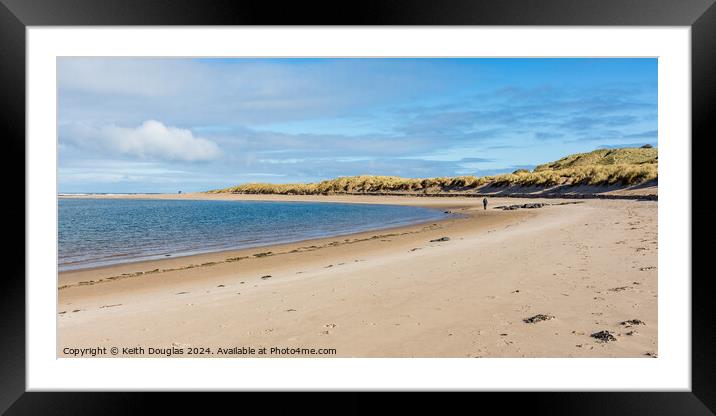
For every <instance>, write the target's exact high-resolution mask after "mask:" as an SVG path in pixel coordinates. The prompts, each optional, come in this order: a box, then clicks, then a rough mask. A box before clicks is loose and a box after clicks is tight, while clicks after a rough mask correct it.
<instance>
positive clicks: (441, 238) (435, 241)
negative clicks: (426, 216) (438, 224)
mask: <svg viewBox="0 0 716 416" xmlns="http://www.w3.org/2000/svg"><path fill="white" fill-rule="evenodd" d="M441 241H450V237H440V238H436V239H435V240H430V242H431V243H439V242H441Z"/></svg>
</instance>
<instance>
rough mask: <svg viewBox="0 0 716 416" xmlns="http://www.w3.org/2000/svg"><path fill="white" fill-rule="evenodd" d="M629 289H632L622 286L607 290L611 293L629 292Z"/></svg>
mask: <svg viewBox="0 0 716 416" xmlns="http://www.w3.org/2000/svg"><path fill="white" fill-rule="evenodd" d="M627 289H631V287H629V286H620V287H613V288H611V289H607V290H609V291H610V292H621V291H622V290H627Z"/></svg>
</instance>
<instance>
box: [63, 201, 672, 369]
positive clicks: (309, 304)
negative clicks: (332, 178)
mask: <svg viewBox="0 0 716 416" xmlns="http://www.w3.org/2000/svg"><path fill="white" fill-rule="evenodd" d="M102 197H103V198H171V199H177V198H180V199H235V200H240V199H241V200H281V201H323V202H350V203H371V204H396V205H402V204H405V205H416V206H424V207H433V208H439V209H442V210H445V211H450V212H451V213H453V214H455V215H452V216H450V218H448V219H445V220H441V221H437V222H431V223H424V224H418V225H412V226H407V227H401V228H395V229H389V230H380V231H374V232H364V233H359V234H351V235H346V236H340V237H332V238H323V239H318V240H310V241H304V242H299V243H292V244H282V245H276V246H270V247H260V248H254V249H244V250H235V251H227V252H218V253H210V254H202V255H195V256H187V257H176V258H167V259H162V260H154V261H144V262H137V263H131V264H122V265H116V266H109V267H101V268H94V269H86V270H79V271H70V272H63V273H60V275H59V278H58V311H57V312H58V320H57V325H58V356H61V357H67V356H72V355H71V354H69V353H68V351H71V350H66V348H74V349H79V348H90V347H119V349H120V351H119V353H118V354H117V355H116V356H117V357H122V356H152V357H157V356H167V355H170V354H171V355H172V356H181V357H199V356H201V357H237V356H252V357H299V356H300V357H307V356H310V357H458V358H460V357H462V358H464V357H476V358H477V357H485V358H489V357H644V358H649V357H654V356H656V354H657V352H658V349H657V325H658V321H657V265H658V264H657V208H658V202H656V201H636V200H597V199H587V200H568V199H534V198H529V199H517V198H491V199H490V207H489V208H488V210H483V207H482V201H481V198H430V197H390V196H353V195H351V196H347V195H335V196H278V195H266V196H261V195H231V194H213V195H212V194H184V195H130V196H127V195H123V196H109V195H107V196H102ZM524 203H545V204H546V205H545V206H544V207H542V208H535V209H517V210H501V209H495V207H498V206H502V205H513V204H524ZM444 237H447V239H444ZM441 239H442V240H443V241H431V240H441ZM535 317H536V318H535ZM530 318H534V319H532V320H530ZM600 331H609V333H611V334H612V336H613V339H606V340H604V339H601V340H600V339H598V338H594V337H592V336H591V334H594V333H598V332H600ZM607 338H608V336H607ZM135 347H137V348H135ZM150 347H151V348H155V350H154V353H152V354H149V348H150ZM241 347H247V348H254V349H256V350H258V349H259V348H262V347H267V348H269V349H270V348H272V347H276V348H313V349H316V350H318V349H322V351H323V352H325V354H323V355H294V354H290V353H289V354H286V353H278V354H271V353H267V354H258V353H254V354H250V353H249V354H245V353H243V351H242V350H237V349H236V348H241ZM124 348H126V350H123V349H124ZM219 348H223V349H226V351H225V352H226V354H218V353H217V352H218V351H219ZM232 348H234V350H231V349H232ZM193 349H200V350H201V349H208V350H209V351H211V352H210V353H208V354H206V353H205V354H203V355H189V352H191V351H192V350H193ZM157 351H159V353H157ZM179 351H181V353H180V352H179ZM269 351H270V350H269Z"/></svg>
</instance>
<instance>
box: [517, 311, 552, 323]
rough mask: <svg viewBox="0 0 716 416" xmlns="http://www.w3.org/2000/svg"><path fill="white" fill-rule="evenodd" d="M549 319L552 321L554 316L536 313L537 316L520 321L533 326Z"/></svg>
mask: <svg viewBox="0 0 716 416" xmlns="http://www.w3.org/2000/svg"><path fill="white" fill-rule="evenodd" d="M550 319H554V316H552V315H544V314H541V313H538V314H537V315H535V316H532V317H529V318H525V319H523V320H522V321H523V322H524V323H526V324H535V323H537V322H542V321H549V320H550Z"/></svg>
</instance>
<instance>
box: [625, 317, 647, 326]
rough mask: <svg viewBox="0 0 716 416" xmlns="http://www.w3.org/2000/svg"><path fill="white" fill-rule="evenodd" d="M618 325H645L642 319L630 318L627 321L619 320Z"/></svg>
mask: <svg viewBox="0 0 716 416" xmlns="http://www.w3.org/2000/svg"><path fill="white" fill-rule="evenodd" d="M619 325H624V326H627V327H629V326H632V325H646V323H644V321H642V320H640V319H630V320H628V321H622V322H619Z"/></svg>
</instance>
